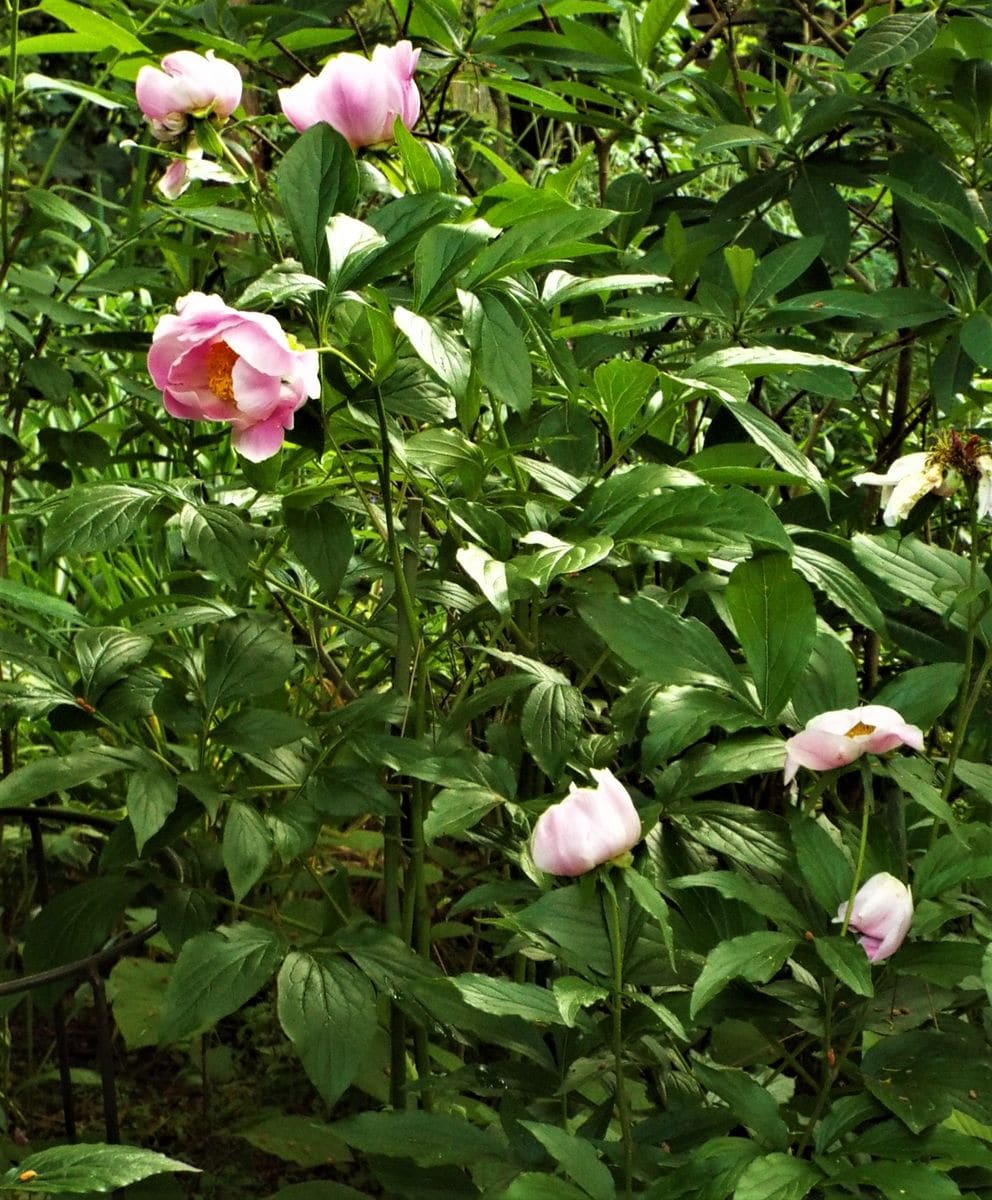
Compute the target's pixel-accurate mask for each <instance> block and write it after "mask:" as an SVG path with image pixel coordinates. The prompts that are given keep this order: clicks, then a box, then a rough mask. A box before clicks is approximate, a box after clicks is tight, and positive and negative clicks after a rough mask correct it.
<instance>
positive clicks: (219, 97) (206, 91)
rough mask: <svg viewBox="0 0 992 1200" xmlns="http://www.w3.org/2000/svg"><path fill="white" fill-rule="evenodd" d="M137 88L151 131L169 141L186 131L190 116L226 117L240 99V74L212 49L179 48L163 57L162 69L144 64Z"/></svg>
mask: <svg viewBox="0 0 992 1200" xmlns="http://www.w3.org/2000/svg"><path fill="white" fill-rule="evenodd" d="M134 92H135V96H136V97H137V100H138V107H139V108H140V109H141V111H142V112H143V113H144V114H145V117H146V118H147V120H148V123H149V125H150V126H151V128H152V132H153V133H154V134H155V136H156V137H157V138H158V139H159V140H160V141H163V142H167V141H171V140H172V139H173V138H176V137H178V136H179V135H180V134H181V133H182V132H183V130H184V129H185V128H186V126H187V124H188V118H189V117H209V116H217V117H219V118H220V119H221V120H225V121H226V120H227V118H228V117H229V116H230V115H231V113H232V112H234V110H235V109H236V108H237V107H238V105H239V104H240V103H241V74H240V72H239V71H238V68H237V67H236V66H234V64H233V63H229V62H225V61H224V60H223V59H222V58H214V53H213V51H212V50H208V51H207V53H206V54H197V53H196V51H195V50H177V51H175V53H173V54H167V55H166V56H165V58H163V59H162V69H161V70H159V68H158V67H142V68H141V70H140V71H139V72H138V78H137V80H136V81H135V85H134Z"/></svg>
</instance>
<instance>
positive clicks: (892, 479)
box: [852, 450, 960, 525]
mask: <svg viewBox="0 0 992 1200" xmlns="http://www.w3.org/2000/svg"><path fill="white" fill-rule="evenodd" d="M852 482H853V483H859V484H872V485H874V486H876V487H880V488H881V489H882V504H883V505H884V511H883V514H882V520H883V521H884V522H885V524H886V525H898V524H899V522H900V521H901V520H902V519H903V518H904V517H907V516H909V514H910V512H911V511H912V508H913V506H914V505H915V504H916V502H917V501H918V500H922V499H923V497H924V496H926V495H927V494H928V493H930V492H934V493H935V494H936V495H938V496H950V495H952V494H953V492H954V491H955V489H956V488H957V486H958V484H959V483H960V476H959V477H957V478H954V477H953V476H951V477H950V478H948V473H947V471H946V470H945V467H944V465H943V464H942V463H940V462H938V461H937V459H935V458H934V457H933V455H931V454H929V453H927V452H926V451H925V450H921V451H920V452H919V453H918V454H904V455H903V456H902V458H897V459H896V461H895V462H894V463H893V464H892V466H891V467H889V469H888V471H886V473H885V474H884V475H878V474H875V473H873V472H871V471H865V472H864V473H863V474H861V475H855V476H854V477H853V479H852Z"/></svg>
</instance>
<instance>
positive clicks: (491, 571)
mask: <svg viewBox="0 0 992 1200" xmlns="http://www.w3.org/2000/svg"><path fill="white" fill-rule="evenodd" d="M455 558H456V559H457V561H458V565H459V566H460V567H461V569H462V570H463V571H464V572H465V574H466V575H468V576H469V578H470V579H471V580H472V581H473V583H475V585H476V586H477V587H478V589H479V591H480V592H482V594H483V596H485V598H486V599H487V600H488V601H489V603H490V604H491V605H492V606H493V608H495V609H496V611H497V612H498V613H499V614H500V615H501V616H504V617H508V616H509V615H510V612H511V604H510V588H509V581H508V579H507V574H506V563H504V562H500V561H499V560H498V559H495V558H493V556H492V555H491V554H488V553H487V552H486V551H485V550H483V549H482V547H481V546H462V547H461V548H460V549H459V550H457V551H456V553H455ZM2 789H3V784H2V783H0V794H2Z"/></svg>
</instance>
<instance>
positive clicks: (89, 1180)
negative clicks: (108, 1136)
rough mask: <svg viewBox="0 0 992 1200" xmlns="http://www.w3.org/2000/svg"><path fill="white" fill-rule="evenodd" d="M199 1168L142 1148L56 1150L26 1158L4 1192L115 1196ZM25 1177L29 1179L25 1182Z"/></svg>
mask: <svg viewBox="0 0 992 1200" xmlns="http://www.w3.org/2000/svg"><path fill="white" fill-rule="evenodd" d="M195 1170H197V1168H196V1167H191V1166H188V1165H187V1164H186V1163H182V1162H179V1161H177V1160H176V1159H174V1158H166V1156H165V1155H164V1154H156V1153H155V1151H154V1150H142V1149H140V1148H139V1147H138V1146H106V1145H102V1144H101V1143H99V1142H85V1143H83V1144H82V1145H78V1146H53V1147H52V1148H51V1149H50V1150H41V1151H40V1152H39V1153H38V1154H29V1155H28V1156H27V1157H26V1158H22V1159H21V1161H20V1162H19V1163H18V1164H17V1166H16V1167H11V1169H10V1170H9V1171H8V1172H7V1173H6V1174H5V1175H4V1176H3V1178H2V1179H0V1191H4V1192H28V1193H30V1194H32V1195H35V1194H38V1193H44V1194H45V1195H48V1196H53V1195H56V1194H58V1195H83V1194H87V1193H92V1192H112V1191H114V1190H115V1189H117V1188H120V1187H127V1186H128V1184H130V1183H137V1182H138V1181H139V1180H141V1179H148V1178H149V1177H150V1176H152V1175H162V1174H164V1173H165V1172H166V1171H195ZM25 1175H28V1176H29V1178H28V1179H25Z"/></svg>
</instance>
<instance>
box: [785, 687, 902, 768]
mask: <svg viewBox="0 0 992 1200" xmlns="http://www.w3.org/2000/svg"><path fill="white" fill-rule="evenodd" d="M896 746H911V747H912V749H914V750H922V749H923V731H922V730H921V729H919V728H918V727H917V726H916V725H908V724H907V723H906V722H905V721H904V720H903V719H902V717H901V716H900V715H899V714H898V713H897V712H896V710H895V709H894V708H888V707H886V705H884V704H863V705H861V707H860V708H839V709H835V710H834V711H833V712H825V713H820V714H819V715H818V716H815V717H813V718H812V720H809V721H807V722H806V728H805V729H804V730H803V731H802V733H797V734H796V735H795V736H794V737H791V738H789V740H788V741H787V742H786V743H785V782H786V783H791V782H792V780H793V779H795V777H796V772H797V771H798V770H799V768H800V767H809V768H810V769H811V770H813V771H829V770H830V769H831V768H833V767H844V766H847V764H848V763H852V762H854V760H855V759H857V758H860V757H861V756H862V754H884V753H885V752H886V751H887V750H894V749H895V748H896Z"/></svg>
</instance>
